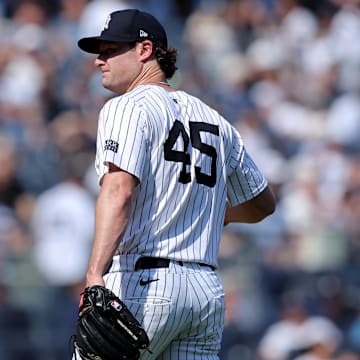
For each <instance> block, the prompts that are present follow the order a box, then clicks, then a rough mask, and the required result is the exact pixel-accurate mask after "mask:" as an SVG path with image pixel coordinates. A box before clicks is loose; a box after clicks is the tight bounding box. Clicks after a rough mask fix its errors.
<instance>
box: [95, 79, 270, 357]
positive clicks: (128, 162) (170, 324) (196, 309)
mask: <svg viewBox="0 0 360 360" xmlns="http://www.w3.org/2000/svg"><path fill="white" fill-rule="evenodd" d="M109 163H113V164H115V165H116V166H118V167H119V168H121V169H122V170H124V171H127V172H129V173H131V174H133V175H134V176H136V177H137V178H138V179H139V186H138V187H137V189H136V191H137V192H136V197H135V202H134V205H133V214H132V218H131V219H130V221H129V224H128V226H127V229H126V232H125V235H124V236H123V238H122V239H121V242H120V247H119V249H118V254H117V255H116V256H114V259H113V263H112V266H111V268H110V270H109V273H108V274H107V275H105V281H106V286H107V287H108V288H110V289H111V290H112V291H114V292H115V293H116V294H117V295H118V296H119V297H120V298H121V299H123V300H124V301H125V302H126V303H127V305H128V306H129V308H130V310H131V311H132V312H133V313H134V315H135V316H136V317H137V318H138V320H139V321H140V322H141V323H142V324H143V325H144V327H145V329H146V330H147V332H148V334H149V337H150V340H151V344H150V348H149V349H150V351H151V352H152V354H150V353H149V352H146V351H145V352H144V353H143V354H142V356H141V359H142V360H145V359H164V360H165V359H218V355H217V353H218V351H219V349H220V341H221V336H220V335H221V333H222V329H223V318H224V311H225V304H224V294H223V290H222V286H221V284H220V281H219V278H218V276H217V274H216V271H214V270H213V269H214V268H216V267H217V252H218V246H219V242H220V238H221V232H222V229H223V222H224V215H225V207H226V202H229V203H230V204H231V205H232V206H235V205H238V204H240V203H242V202H245V201H246V200H249V199H251V198H253V197H255V196H257V195H258V194H259V193H261V192H262V191H263V190H264V189H265V187H266V186H267V182H266V179H265V178H264V176H263V175H262V173H261V172H260V171H259V170H258V169H257V167H256V165H255V164H254V162H253V161H252V160H251V158H250V157H249V155H248V154H247V153H246V150H245V148H244V146H243V142H242V139H241V137H240V135H239V133H238V132H237V131H236V130H235V128H234V127H232V126H231V125H230V124H229V123H228V122H227V121H226V120H225V119H224V118H222V117H221V116H220V115H219V114H218V113H217V112H216V111H214V110H213V109H211V108H210V107H208V106H207V105H205V104H204V103H203V102H201V101H200V100H199V99H197V98H195V97H192V96H190V95H189V94H187V93H185V92H183V91H175V92H167V91H165V90H164V89H163V88H161V87H160V86H156V85H142V86H139V87H137V88H136V89H135V90H133V91H131V92H128V93H126V94H124V95H122V96H118V97H115V98H113V99H111V100H109V101H108V102H107V103H106V104H105V105H104V107H103V108H102V110H101V112H100V116H99V129H98V138H97V154H96V170H97V173H98V175H99V179H101V178H102V176H103V175H104V174H105V173H106V172H107V171H108V164H109ZM144 256H146V257H153V258H165V259H170V260H171V261H170V265H169V267H165V268H154V269H140V270H135V264H136V261H137V260H138V259H139V258H140V257H144ZM206 265H210V266H206Z"/></svg>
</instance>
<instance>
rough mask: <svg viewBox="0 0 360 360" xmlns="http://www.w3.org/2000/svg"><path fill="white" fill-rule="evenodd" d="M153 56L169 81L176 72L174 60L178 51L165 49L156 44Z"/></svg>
mask: <svg viewBox="0 0 360 360" xmlns="http://www.w3.org/2000/svg"><path fill="white" fill-rule="evenodd" d="M154 54H155V56H156V59H157V61H158V63H159V65H160V68H161V70H162V71H163V72H164V73H165V76H166V78H167V79H170V78H171V77H172V76H173V75H174V73H175V71H176V70H177V66H176V60H177V54H178V50H177V49H175V48H167V49H166V48H164V47H163V46H162V45H159V44H156V45H155V50H154Z"/></svg>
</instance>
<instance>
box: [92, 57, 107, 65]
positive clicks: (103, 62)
mask: <svg viewBox="0 0 360 360" xmlns="http://www.w3.org/2000/svg"><path fill="white" fill-rule="evenodd" d="M94 63H95V66H97V67H100V66H102V65H104V64H105V61H104V60H103V59H102V58H101V56H100V55H99V56H98V57H97V58H96V59H95V61H94Z"/></svg>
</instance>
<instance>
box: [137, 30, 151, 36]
mask: <svg viewBox="0 0 360 360" xmlns="http://www.w3.org/2000/svg"><path fill="white" fill-rule="evenodd" d="M139 36H140V37H147V36H149V34H148V33H147V32H146V31H144V30H140V33H139Z"/></svg>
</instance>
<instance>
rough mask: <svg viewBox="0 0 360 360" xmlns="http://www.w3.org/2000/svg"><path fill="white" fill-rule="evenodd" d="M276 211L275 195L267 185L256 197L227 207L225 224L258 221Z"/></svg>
mask: <svg viewBox="0 0 360 360" xmlns="http://www.w3.org/2000/svg"><path fill="white" fill-rule="evenodd" d="M274 211H275V197H274V194H273V192H272V190H271V189H270V188H269V187H267V188H266V189H265V190H264V191H263V192H262V193H261V194H259V195H258V196H257V197H255V198H254V199H252V200H250V201H247V202H245V203H243V204H240V205H238V206H234V207H229V206H228V207H227V208H226V212H225V220H224V223H225V225H226V224H228V223H232V222H243V223H256V222H259V221H261V220H263V219H264V218H266V217H267V216H269V215H271V214H272V213H273V212H274Z"/></svg>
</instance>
